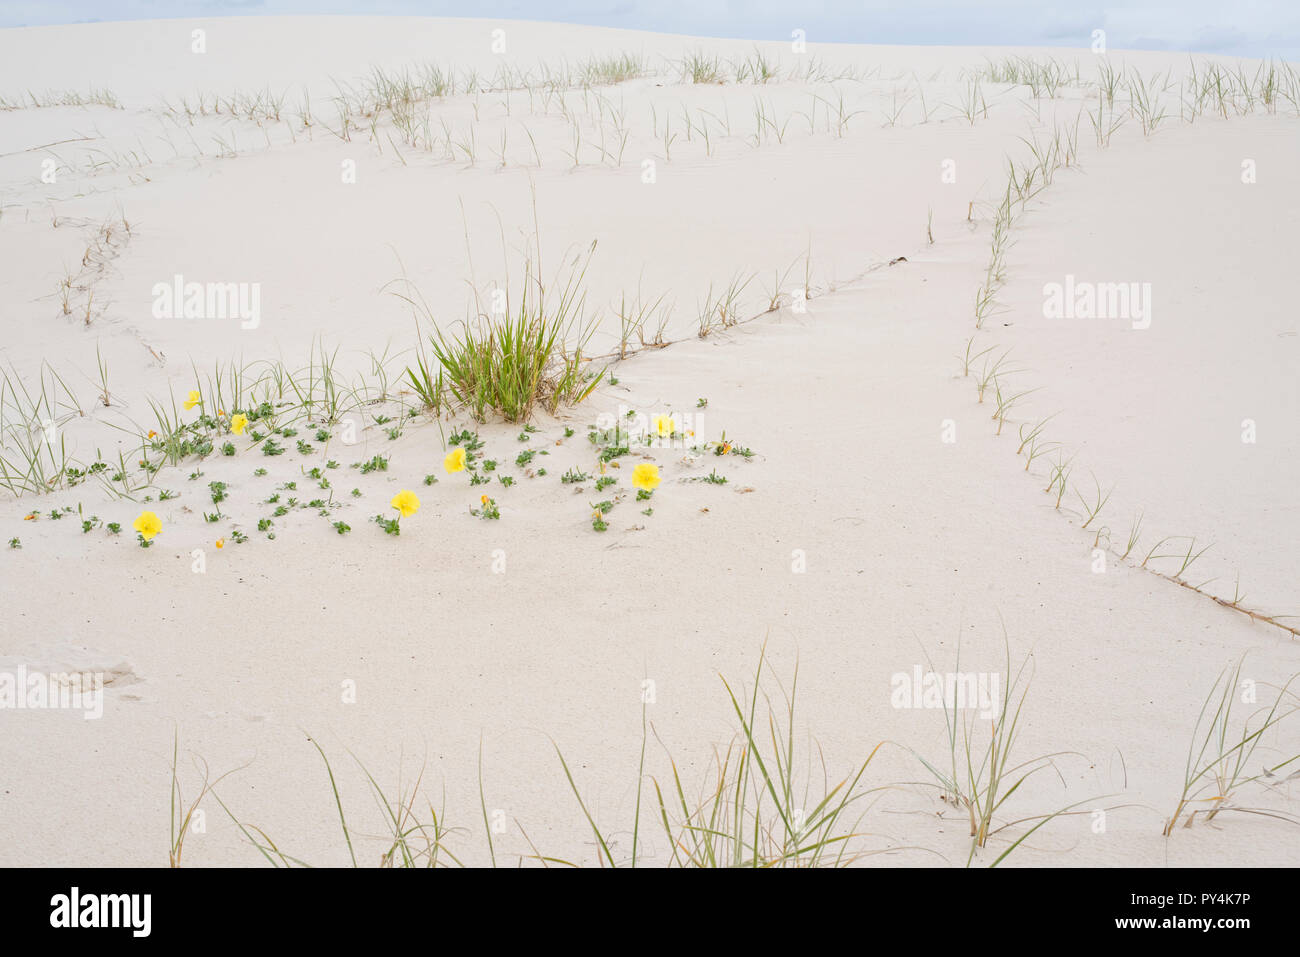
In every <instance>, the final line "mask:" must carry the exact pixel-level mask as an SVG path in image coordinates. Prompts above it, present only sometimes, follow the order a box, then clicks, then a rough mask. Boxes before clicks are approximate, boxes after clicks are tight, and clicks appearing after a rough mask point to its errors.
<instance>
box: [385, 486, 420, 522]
mask: <svg viewBox="0 0 1300 957" xmlns="http://www.w3.org/2000/svg"><path fill="white" fill-rule="evenodd" d="M388 504H389V505H390V506H392V507H393V508H395V509H397V511H398V512H399V513H400V514H401V516H402V518H406V516H408V515H414V514H415V513H416V512H418V511H419V510H420V499H419V498H418V497H417V496H416V494H415V493H414V492H412V491H409V490H408V489H402V490H401V491H400V492H398V493H397V494H396V495H394V496H393V500H392V501H391V502H389V503H388Z"/></svg>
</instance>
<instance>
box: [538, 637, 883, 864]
mask: <svg viewBox="0 0 1300 957" xmlns="http://www.w3.org/2000/svg"><path fill="white" fill-rule="evenodd" d="M765 662H766V652H765V651H764V652H763V653H761V654H760V656H759V664H758V668H757V669H756V671H755V674H754V685H753V688H752V689H751V690H750V692H749V694H748V696H746V695H745V693H744V691H743V690H741V691H739V692H738V691H737V690H736V689H733V688H732V686H731V685H730V684H729V683H728V682H727V681H726V679H722V684H723V687H724V688H725V689H726V692H727V697H728V699H729V701H730V703H731V707H732V711H733V713H734V715H735V717H736V720H737V722H738V723H739V731H738V733H737V735H736V737H735V738H734V739H733V740H732V741H731V743H730V744H728V745H727V747H726V749H725V750H724V751H721V752H720V751H718V750H717V749H715V750H714V756H713V761H712V762H711V765H710V767H709V770H708V771H707V772H706V774H705V777H704V780H703V781H701V782H700V784H699V786H698V787H697V788H691V787H688V786H687V785H686V784H685V783H684V782H683V780H682V777H681V773H680V771H679V770H678V767H677V763H676V762H675V761H673V760H672V758H671V755H669V762H670V766H671V772H672V773H671V777H670V778H669V779H668V780H665V781H661V780H660V779H659V778H658V777H651V779H650V780H651V785H652V787H653V789H654V794H655V806H654V813H655V816H656V817H657V819H658V825H659V829H661V830H662V832H663V836H664V837H665V839H666V840H667V841H668V844H669V847H670V851H669V856H668V859H667V861H666V862H665V863H667V865H668V866H670V867H842V866H846V865H849V864H852V863H854V862H855V861H857V860H860V859H861V858H863V857H864V856H866V855H868V854H871V853H875V852H874V851H872V850H870V849H869V848H867V847H866V846H865V843H864V839H865V838H866V837H867V836H868V835H867V834H866V833H865V832H863V831H860V830H859V826H860V824H861V820H862V816H863V815H862V813H860V812H859V811H858V806H859V805H860V804H861V802H862V801H863V800H864V799H865V798H866V797H867V796H868V795H869V794H870V793H871V791H869V790H867V789H865V788H863V787H862V786H861V785H862V778H863V776H864V775H865V773H866V770H867V767H868V765H869V764H870V763H871V760H872V759H873V758H874V757H875V755H876V752H877V751H878V750H879V749H880V745H879V744H878V745H876V747H875V748H873V749H872V751H871V753H870V754H869V755H868V756H867V757H866V759H865V760H864V761H863V762H862V763H861V764H860V765H857V766H856V767H854V768H852V769H850V770H849V771H848V773H846V774H844V775H843V776H841V777H839V778H838V780H835V779H832V778H831V777H830V776H829V770H828V768H827V767H826V765H825V763H824V758H823V756H822V755H821V753H820V751H818V753H817V757H818V760H820V761H821V768H820V772H821V773H820V777H821V787H820V788H818V789H814V788H813V784H812V779H813V775H812V774H808V775H807V776H804V775H802V774H801V773H800V772H799V771H798V770H797V768H798V767H799V766H800V765H801V764H803V763H804V762H805V761H807V763H808V765H809V767H811V764H812V756H811V755H801V754H800V752H799V749H798V747H797V746H796V742H795V700H796V692H797V688H798V679H799V674H798V668H797V667H796V668H795V673H794V677H793V679H792V681H791V684H790V688H789V691H788V692H787V691H786V690H785V689H784V688H783V687H780V686H779V685H778V690H779V693H780V700H779V701H776V700H774V699H773V698H772V697H771V696H770V695H769V694H768V693H767V692H766V691H765V690H763V666H764V664H765ZM760 698H761V699H762V704H763V712H765V714H764V713H761V712H760V707H759V702H760ZM648 734H649V729H648V727H647V721H646V718H645V712H644V709H643V711H642V741H641V766H640V770H639V773H638V781H637V799H636V812H635V819H634V820H633V822H632V843H631V847H630V848H629V850H628V853H627V856H623V855H622V854H620V853H618V851H619V849H618V848H617V846H616V845H615V843H614V842H613V841H612V840H611V838H610V837H609V834H608V831H607V830H602V828H601V826H600V824H599V823H598V822H597V821H596V820H595V818H594V817H593V816H592V814H591V812H590V810H589V809H588V807H587V805H586V802H584V801H583V799H582V793H581V790H580V788H579V787H578V784H577V782H576V781H575V780H574V777H573V773H572V770H571V769H570V767H569V765H568V762H567V761H565V759H564V755H563V754H562V753H561V752H560V749H559V747H558V745H557V746H556V754H557V755H559V759H560V762H561V765H562V766H563V768H564V774H565V777H566V779H567V780H568V782H569V786H570V788H571V789H572V790H573V794H574V797H575V798H576V799H577V801H578V805H579V807H580V808H581V810H582V813H583V816H584V817H585V818H586V820H587V823H588V824H589V825H590V827H591V830H592V834H593V836H594V837H595V840H596V846H597V848H598V849H599V860H600V864H601V866H602V867H620V866H630V867H635V866H637V863H638V861H639V860H642V861H643V860H644V857H643V856H640V857H639V855H641V852H642V848H641V845H640V824H641V821H640V817H641V813H640V812H641V804H642V796H643V784H644V781H645V773H644V769H645V750H646V742H647V740H648ZM656 737H657V735H656ZM833 780H834V783H832V781H833ZM551 860H552V861H554V862H556V863H569V862H567V861H562V860H559V859H556V858H551Z"/></svg>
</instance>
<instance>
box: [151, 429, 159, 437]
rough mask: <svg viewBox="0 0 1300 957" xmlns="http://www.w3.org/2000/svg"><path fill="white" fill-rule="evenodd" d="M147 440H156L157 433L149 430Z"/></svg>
mask: <svg viewBox="0 0 1300 957" xmlns="http://www.w3.org/2000/svg"><path fill="white" fill-rule="evenodd" d="M149 438H151V439H156V438H158V433H157V432H155V431H154V430H153V429H150V430H149Z"/></svg>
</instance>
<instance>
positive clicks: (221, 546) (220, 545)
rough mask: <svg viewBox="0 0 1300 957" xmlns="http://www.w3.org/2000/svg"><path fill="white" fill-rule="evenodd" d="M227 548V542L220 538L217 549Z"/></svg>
mask: <svg viewBox="0 0 1300 957" xmlns="http://www.w3.org/2000/svg"><path fill="white" fill-rule="evenodd" d="M225 547H226V540H225V539H224V538H218V539H217V548H225Z"/></svg>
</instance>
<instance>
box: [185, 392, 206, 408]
mask: <svg viewBox="0 0 1300 957" xmlns="http://www.w3.org/2000/svg"><path fill="white" fill-rule="evenodd" d="M202 401H203V397H202V396H201V395H199V390H198V389H190V394H189V395H187V396H186V397H185V408H186V409H187V410H189V409H192V408H194V407H195V406H196V405H198V404H199V403H200V402H202Z"/></svg>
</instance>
